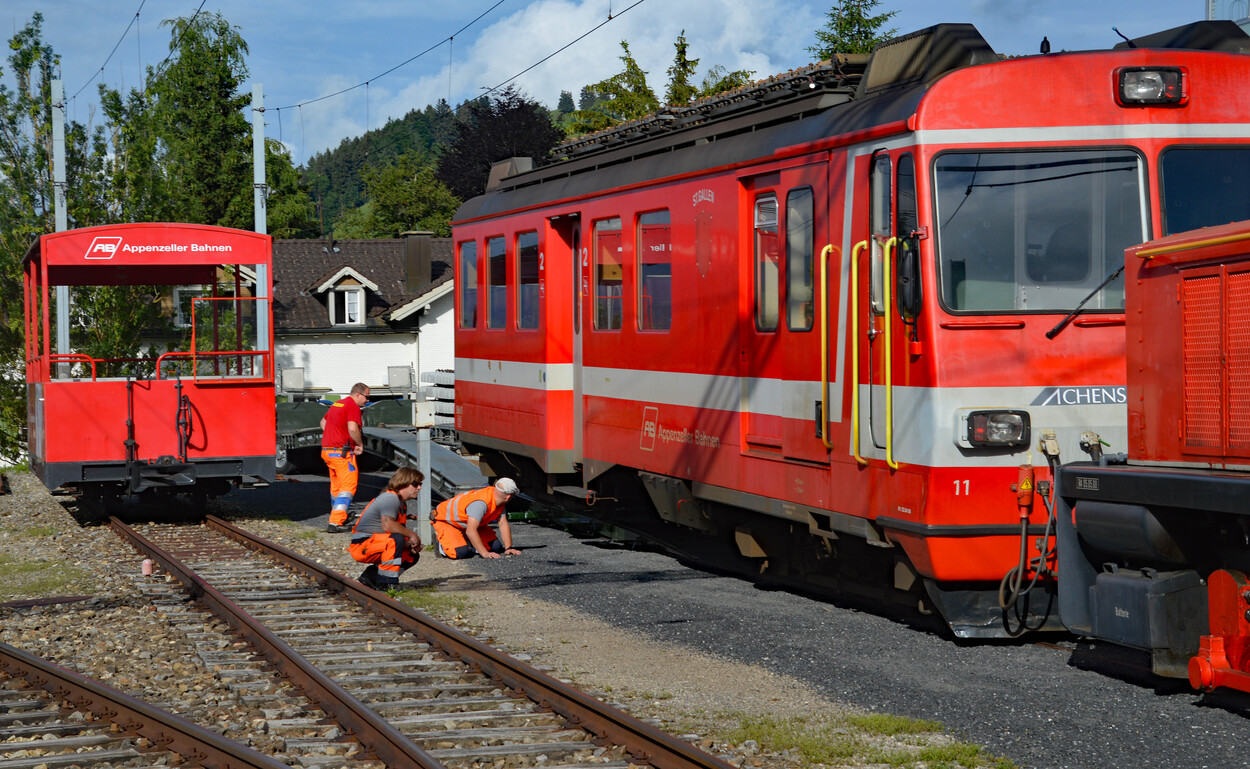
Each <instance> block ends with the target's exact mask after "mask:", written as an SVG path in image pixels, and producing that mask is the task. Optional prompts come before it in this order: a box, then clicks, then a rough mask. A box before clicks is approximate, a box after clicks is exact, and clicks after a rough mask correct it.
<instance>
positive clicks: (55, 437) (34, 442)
mask: <svg viewBox="0 0 1250 769" xmlns="http://www.w3.org/2000/svg"><path fill="white" fill-rule="evenodd" d="M271 260H272V248H271V238H270V237H269V236H267V235H262V234H257V233H252V232H245V231H242V230H233V229H226V228H222V227H209V226H203V225H194V224H125V225H110V226H104V227H89V228H84V229H77V230H69V231H65V232H58V233H54V234H50V235H44V236H43V237H41V238H40V239H39V240H38V241H37V242H36V243H35V244H34V245H33V246H31V248H30V250H29V251H28V252H27V254H26V257H25V259H24V261H23V268H24V273H25V298H26V311H25V334H26V382H27V393H28V408H27V416H28V427H29V448H30V457H31V467H32V469H33V470H34V472H35V474H36V475H38V476H39V478H40V479H41V480H42V481H43V482H44V484H45V485H47V486H48V488H50V489H56V488H58V487H61V486H66V487H72V488H75V489H77V490H79V491H81V492H82V493H83V494H84V495H85V497H86V498H87V499H88V501H93V502H96V503H100V502H103V501H106V500H107V499H108V498H110V497H113V496H116V495H118V494H135V493H139V492H143V491H148V490H165V491H186V492H193V493H194V494H197V495H201V496H203V495H208V494H215V493H221V492H223V491H225V490H226V489H227V488H228V487H229V484H230V483H231V482H245V481H252V480H258V479H259V480H266V481H272V480H273V479H274V477H275V465H274V454H275V441H276V437H275V436H276V431H275V427H274V418H275V417H274V387H273V353H272V350H273V330H272V329H273V324H272V320H271V319H272V308H271V306H270V302H269V297H270V296H271V293H272V292H271V290H270V287H271V275H272V271H271V269H270V266H271ZM62 286H63V287H67V288H68V290H67V291H66V292H63V293H62V294H61V295H62V296H68V298H69V300H70V302H71V303H72V302H74V301H75V297H76V296H85V294H80V293H78V292H89V291H91V290H92V288H91V287H101V286H103V287H109V286H146V287H150V290H149V291H148V292H147V294H146V295H145V301H151V302H154V303H156V302H164V303H165V308H166V312H165V313H164V315H165V320H166V322H167V327H165V328H163V329H157V328H154V329H151V330H150V331H151V332H152V333H151V335H150V338H145V340H144V346H145V347H146V350H144V351H143V352H144V353H145V354H144V355H143V356H142V357H139V358H126V359H121V358H118V357H117V356H116V355H111V356H101V355H100V354H99V352H98V351H97V357H92V356H91V355H88V354H86V353H84V352H81V351H78V352H76V351H73V350H66V349H64V348H63V347H59V346H58V339H57V337H58V330H59V326H60V325H69V324H68V323H66V321H65V320H61V321H60V322H59V323H58V321H57V314H56V310H57V309H58V308H57V306H56V300H57V296H58V294H57V288H58V287H62ZM79 322H80V323H84V324H85V323H89V322H90V319H89V318H88V319H84V320H81V321H79ZM66 330H67V331H69V330H70V329H68V328H67V329H66ZM60 336H63V337H64V336H69V337H70V338H73V336H74V334H68V335H60ZM62 341H63V340H62Z"/></svg>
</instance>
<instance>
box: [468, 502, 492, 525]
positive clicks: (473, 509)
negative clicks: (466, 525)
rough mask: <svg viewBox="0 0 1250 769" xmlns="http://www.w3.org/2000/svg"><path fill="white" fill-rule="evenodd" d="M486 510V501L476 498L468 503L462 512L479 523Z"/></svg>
mask: <svg viewBox="0 0 1250 769" xmlns="http://www.w3.org/2000/svg"><path fill="white" fill-rule="evenodd" d="M488 510H490V508H489V507H487V506H486V503H485V502H483V501H482V500H480V499H477V500H474V501H472V502H470V503H469V506H468V507H466V508H465V509H464V514H465V515H467V516H469V517H470V518H473V519H476V520H477V522H478V523H481V522H482V519H483V518H485V517H486V511H488Z"/></svg>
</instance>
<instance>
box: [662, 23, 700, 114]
mask: <svg viewBox="0 0 1250 769" xmlns="http://www.w3.org/2000/svg"><path fill="white" fill-rule="evenodd" d="M673 47H674V48H676V49H677V55H676V56H675V57H674V58H673V65H672V66H671V67H669V68H668V90H667V91H665V92H664V101H665V103H667V104H687V103H689V102H690V100H691V99H693V98H695V97H696V96H698V93H699V89H698V88H695V87H694V86H693V85H691V84H690V78H692V77H694V73H695V70H696V69H698V67H699V60H698V59H691V58H690V57H689V56H687V51H688V50H689V48H690V44H689V43H687V42H686V30H684V29H683V30H682V31H681V34H680V35H678V36H677V42H676V43H673Z"/></svg>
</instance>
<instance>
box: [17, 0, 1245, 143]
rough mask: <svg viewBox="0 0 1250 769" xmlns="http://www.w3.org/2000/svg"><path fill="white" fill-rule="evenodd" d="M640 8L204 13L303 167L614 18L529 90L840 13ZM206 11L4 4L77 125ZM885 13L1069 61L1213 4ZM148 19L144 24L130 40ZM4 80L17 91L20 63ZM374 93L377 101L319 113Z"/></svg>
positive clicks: (727, 49)
mask: <svg viewBox="0 0 1250 769" xmlns="http://www.w3.org/2000/svg"><path fill="white" fill-rule="evenodd" d="M636 2H637V0H503V1H502V2H499V0H458V2H431V1H429V0H338V2H334V3H327V2H316V1H314V2H308V1H307V0H207V2H206V3H205V4H204V10H205V11H219V12H221V13H222V14H223V15H224V16H225V17H226V18H227V19H228V20H229V21H230V22H231V23H232V24H234V25H235V26H237V27H239V31H240V33H241V34H242V36H243V38H244V39H245V40H246V41H247V43H248V46H249V49H250V54H249V57H248V66H249V69H250V78H251V82H260V83H262V84H263V85H264V91H265V105H266V108H267V109H268V112H267V113H266V123H267V128H266V131H267V135H268V136H270V137H272V138H280V139H281V140H282V141H283V142H285V143H286V144H287V145H288V147H289V148H290V149H291V153H292V157H293V158H294V159H295V161H296V163H302V162H303V161H304V160H306V159H307V158H308V156H309V155H310V154H312V153H316V152H318V151H321V150H324V149H327V148H332V147H334V146H337V145H338V143H339V142H340V141H341V140H342V139H344V138H346V137H352V136H358V135H359V134H361V133H362V132H363V131H364V130H365V129H366V128H378V127H379V126H381V125H383V124H384V123H385V121H386V119H387V118H388V117H399V116H401V115H403V114H404V113H406V112H407V111H409V110H411V109H413V108H421V107H424V106H425V105H426V104H430V103H433V102H434V101H436V100H437V99H439V98H445V99H447V98H449V97H450V98H449V101H451V102H452V103H453V104H456V103H459V102H461V101H463V100H465V99H467V98H472V97H474V96H476V95H477V94H480V93H482V92H483V90H484V89H488V88H493V87H495V86H497V85H500V84H501V83H503V82H505V81H507V80H508V79H509V78H512V77H513V76H514V75H517V74H518V73H520V72H521V71H522V70H525V69H526V68H528V67H530V66H531V65H532V64H534V63H535V62H538V61H539V60H540V59H542V58H544V57H546V56H547V55H548V54H551V53H552V52H553V51H555V50H556V49H558V48H560V47H562V46H564V45H565V44H567V43H569V42H571V41H573V40H574V39H576V38H578V37H579V36H581V35H582V34H584V33H586V32H587V31H589V30H591V29H592V28H593V27H595V26H596V25H599V24H601V23H603V22H605V21H607V19H608V17H609V14H611V15H612V20H611V21H609V22H608V23H606V24H604V25H603V26H602V27H601V28H599V29H598V30H597V31H596V32H594V33H593V34H591V35H589V36H588V37H586V38H585V39H583V40H581V41H580V42H578V43H576V44H575V45H573V46H571V47H570V48H568V49H567V50H565V51H564V52H562V53H560V54H558V55H556V56H554V57H553V58H551V59H550V60H549V61H547V62H545V63H543V64H541V65H539V66H536V67H534V68H533V69H531V70H529V71H528V72H526V73H525V74H524V75H522V76H521V77H519V78H517V79H516V80H515V83H516V84H517V85H518V86H519V87H520V88H521V89H522V90H523V91H524V92H525V93H527V94H528V95H529V96H531V97H533V98H536V99H538V100H539V101H541V102H543V103H545V104H547V105H548V106H551V107H554V106H555V104H556V101H557V100H558V99H559V96H560V91H561V90H567V91H571V92H573V94H574V96H576V95H577V93H578V92H579V91H580V89H581V87H582V86H583V85H586V84H588V83H592V82H595V81H597V80H600V79H602V78H605V77H608V76H610V75H612V74H613V73H615V72H617V71H619V69H620V61H619V59H618V56H619V54H620V48H619V43H620V41H621V40H627V41H629V43H630V48H631V50H632V51H633V53H634V55H635V58H636V59H637V60H638V61H639V63H640V64H641V65H642V67H643V69H645V70H647V71H648V73H649V77H648V79H649V82H650V84H651V86H652V88H654V89H655V90H656V91H657V92H660V93H662V92H663V87H664V83H665V81H666V74H665V70H666V69H667V68H668V66H669V65H670V64H671V62H672V58H673V53H674V49H673V42H674V40H675V39H676V37H677V35H678V34H679V33H680V32H681V31H682V30H683V29H684V30H685V32H686V37H687V40H688V41H689V42H690V46H691V50H690V55H691V56H693V57H696V58H699V59H700V60H701V69H706V68H707V67H709V66H711V65H713V64H722V65H724V66H725V67H727V68H729V69H749V70H753V71H754V72H755V73H756V77H764V76H766V75H771V74H776V73H778V72H783V71H785V70H787V69H791V68H794V67H798V66H803V65H805V64H808V63H810V61H811V56H810V54H809V53H808V52H807V50H806V49H807V47H808V46H809V45H811V44H812V43H813V42H814V35H813V32H814V30H815V29H817V28H818V27H820V26H822V25H823V23H824V16H825V13H826V12H827V11H828V10H829V7H830V3H829V2H828V0H642V2H641V3H639V4H637V5H634V3H636ZM496 3H499V4H498V7H494V8H493V9H492V7H493V6H495V5H496ZM1215 4H1216V6H1217V14H1219V13H1230V14H1232V15H1236V16H1245V15H1247V10H1246V6H1247V4H1248V0H1215ZM198 6H199V2H198V0H4V2H3V3H0V31H2V32H3V33H4V37H5V39H6V40H7V39H8V38H9V37H10V36H11V35H12V34H13V33H14V32H15V31H16V30H18V29H20V28H21V27H22V26H23V25H24V24H25V23H26V22H27V21H28V20H29V19H30V17H31V15H32V14H33V13H34V12H35V11H39V12H41V13H43V15H44V27H43V30H44V39H45V40H47V41H48V42H50V43H51V44H52V46H53V47H54V49H55V50H56V52H57V53H58V54H59V55H60V56H61V62H62V78H63V80H64V81H65V88H66V91H67V96H73V95H74V94H75V93H76V92H79V91H80V89H82V90H81V92H80V93H79V95H78V97H77V98H76V99H73V100H72V101H71V102H70V105H69V106H70V117H71V118H72V119H76V120H78V121H79V122H83V123H86V122H89V121H94V122H98V121H99V117H98V112H97V111H96V109H95V99H94V95H95V90H96V89H95V82H98V78H103V79H104V80H106V81H107V82H108V83H109V84H110V85H111V86H113V87H117V86H119V85H124V86H125V87H127V88H129V87H132V86H134V85H135V84H136V83H138V82H139V79H140V75H141V73H142V71H143V70H142V67H143V65H151V64H156V63H157V62H159V61H160V60H162V59H163V58H164V57H165V56H166V54H167V53H168V45H169V39H170V36H169V32H168V29H166V28H164V27H161V26H160V21H161V20H163V19H168V18H173V17H176V16H189V15H190V14H192V13H194V12H195V10H196V8H197V7H198ZM877 10H878V11H887V10H896V11H897V12H898V13H897V15H896V16H895V17H894V19H893V20H892V21H891V23H890V26H892V27H895V28H897V30H898V32H899V33H900V34H901V33H904V32H910V31H912V30H915V29H920V28H923V27H927V26H930V25H932V24H937V23H940V22H970V23H972V24H974V25H975V26H976V27H977V28H978V29H979V30H980V31H981V34H982V35H984V37H985V38H986V40H988V41H989V43H990V45H992V46H993V47H994V48H995V49H996V50H997V51H999V52H1000V53H1006V54H1031V53H1036V52H1037V50H1038V45H1039V43H1040V42H1041V39H1042V36H1043V35H1045V36H1047V37H1049V39H1050V42H1051V45H1052V48H1053V49H1054V50H1055V51H1059V50H1083V49H1091V48H1109V47H1111V46H1112V45H1113V44H1115V43H1116V42H1118V40H1119V38H1117V37H1116V35H1115V33H1114V32H1112V30H1111V28H1112V27H1113V26H1114V27H1118V28H1119V29H1120V31H1121V32H1123V33H1124V34H1126V35H1128V36H1130V37H1136V36H1140V35H1144V34H1149V33H1151V32H1157V31H1159V30H1162V29H1167V28H1169V27H1174V26H1177V25H1179V24H1184V23H1187V22H1191V21H1197V20H1199V19H1201V18H1205V14H1206V10H1207V0H1139V1H1137V2H1128V1H1127V0H1103V2H1091V1H1090V0H882V2H881V3H880V4H879V5H878V6H877ZM137 11H138V12H139V18H138V21H137V23H136V24H135V25H134V26H133V27H131V29H130V30H129V32H127V33H126V34H125V36H124V38H123V36H122V33H123V31H124V30H126V27H127V25H128V24H130V22H131V20H132V19H134V17H135V14H136V12H137ZM482 14H485V15H484V16H482V18H481V19H480V20H479V21H477V22H476V23H473V24H472V26H469V27H468V28H467V29H465V30H464V31H462V32H459V33H458V34H457V31H458V30H460V29H461V28H462V27H465V25H467V24H469V23H470V22H473V20H474V19H475V18H477V17H478V16H479V15H482ZM452 35H455V37H454V39H453V40H452V42H451V43H450V44H449V43H447V42H446V40H447V38H448V37H450V36H452ZM119 39H120V40H121V43H120V45H118V47H117V50H116V52H115V53H114V54H113V55H112V58H111V59H109V60H108V63H107V65H106V64H105V61H106V59H108V57H109V53H110V51H111V50H112V49H113V47H114V46H115V45H117V44H118V40H119ZM435 46H436V47H435ZM431 47H434V49H433V50H431V51H430V52H429V53H426V54H425V55H423V56H421V57H420V58H418V59H417V60H415V61H413V62H411V63H409V64H406V65H404V66H403V67H401V68H399V69H397V70H395V71H394V72H391V73H390V74H387V75H385V76H382V77H379V75H380V74H381V73H383V72H385V71H386V70H388V69H391V68H392V67H395V66H396V65H398V64H400V63H401V62H403V61H405V60H406V59H408V58H410V57H413V56H415V55H417V54H418V53H421V52H422V51H425V50H426V49H427V48H431ZM6 53H7V52H6ZM102 66H103V67H104V71H103V73H102V74H101V73H100V69H101V67H102ZM0 67H2V68H3V69H4V72H3V81H4V82H5V83H6V84H9V85H10V86H11V84H12V81H11V73H9V72H8V63H7V60H6V61H4V62H3V63H0ZM93 78H97V80H96V81H94V82H93ZM365 81H369V85H368V87H367V88H365V87H360V88H356V89H355V90H352V91H350V92H349V93H346V94H343V95H340V96H336V97H334V98H329V99H324V100H321V101H317V102H315V103H307V102H309V101H310V100H312V99H317V98H318V97H321V96H325V95H327V94H330V93H333V92H335V91H338V90H341V89H344V88H348V87H350V86H355V85H357V84H359V83H362V82H365ZM83 86H86V87H85V88H84V87H83ZM249 87H250V86H249ZM302 103H303V104H304V106H302V107H297V106H295V105H299V104H302ZM274 108H281V109H274Z"/></svg>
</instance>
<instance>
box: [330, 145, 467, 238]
mask: <svg viewBox="0 0 1250 769" xmlns="http://www.w3.org/2000/svg"><path fill="white" fill-rule="evenodd" d="M362 176H363V179H364V183H365V191H366V193H367V194H368V197H369V200H368V202H367V203H365V204H364V205H363V206H361V207H360V208H356V209H352V210H351V211H348V212H346V213H345V214H344V215H343V216H342V217H341V218H340V219H339V221H338V222H336V223H335V227H334V235H335V237H341V238H397V237H399V234H400V233H402V232H407V231H409V230H427V231H429V232H433V233H434V236H435V237H440V238H445V237H450V236H451V217H452V215H453V214H455V213H456V208H458V207H459V206H460V200H459V199H458V198H457V197H456V196H455V195H453V194H452V193H451V191H450V190H448V189H447V187H446V186H445V185H444V184H443V183H442V182H440V181H439V180H438V179H437V178H435V167H434V163H432V162H431V161H430V160H429V159H427V158H425V157H422V156H421V155H419V154H407V155H401V156H400V157H399V158H398V159H397V160H396V161H395V163H393V164H391V165H387V166H385V167H383V168H378V167H376V166H369V167H368V168H366V169H365V170H364V174H363V175H362Z"/></svg>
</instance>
